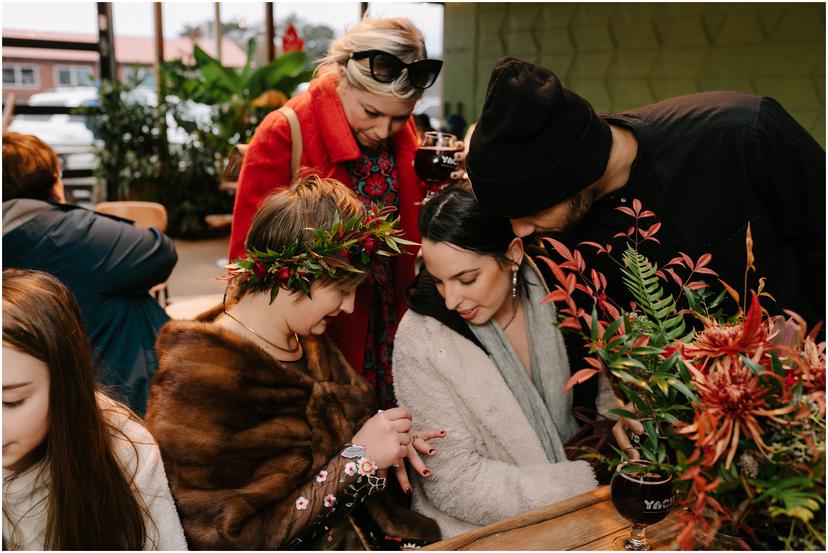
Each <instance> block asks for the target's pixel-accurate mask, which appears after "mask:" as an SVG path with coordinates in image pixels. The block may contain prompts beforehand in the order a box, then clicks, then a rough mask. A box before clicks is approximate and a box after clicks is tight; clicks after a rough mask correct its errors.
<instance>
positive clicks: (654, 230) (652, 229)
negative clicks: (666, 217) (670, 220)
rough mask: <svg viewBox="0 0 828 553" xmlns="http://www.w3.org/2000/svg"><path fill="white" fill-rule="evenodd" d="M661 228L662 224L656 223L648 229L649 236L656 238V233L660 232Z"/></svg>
mask: <svg viewBox="0 0 828 553" xmlns="http://www.w3.org/2000/svg"><path fill="white" fill-rule="evenodd" d="M660 228H661V223H656V224H654V225H653V226H651V227H650V228H649V229H647V236H655V233H657V232H658V229H660Z"/></svg>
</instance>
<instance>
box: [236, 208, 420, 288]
mask: <svg viewBox="0 0 828 553" xmlns="http://www.w3.org/2000/svg"><path fill="white" fill-rule="evenodd" d="M394 211H395V209H394V208H393V207H384V208H383V207H382V206H373V207H371V208H370V209H369V211H368V213H366V214H365V215H363V216H355V217H351V218H348V219H342V218H341V217H340V215H339V213H335V214H334V219H333V222H332V223H331V226H330V228H328V229H323V228H316V229H308V230H310V231H312V232H313V235H314V236H313V240H310V241H307V242H303V243H300V242H299V241H298V240H296V241H294V242H293V243H292V244H290V245H289V246H287V247H286V248H285V249H284V250H282V251H280V252H275V251H273V250H271V249H269V248H268V250H267V251H264V252H261V251H259V250H256V249H253V250H247V255H246V258H242V259H234V260H233V263H231V264H229V265H227V266H226V268H227V269H228V270H229V271H230V274H229V276H228V277H227V278H228V279H229V280H231V281H233V282H234V283H235V284H236V285H237V286H239V287H241V288H242V289H246V290H254V291H266V290H268V289H270V301H271V302H272V301H273V299H274V298H275V297H276V295H277V294H278V293H279V290H280V289H282V288H284V289H287V290H291V291H302V292H304V293H305V294H307V295H310V287H311V283H312V282H313V281H314V280H315V279H318V278H320V277H326V278H328V279H331V280H335V279H337V278H342V277H343V276H345V275H348V274H351V275H353V274H361V273H364V272H365V271H366V270H367V269H368V268H369V267H370V266H371V264H373V263H374V262H376V261H377V260H378V259H381V258H389V257H392V256H395V255H399V254H401V253H403V251H404V249H403V248H402V246H405V245H417V244H416V243H415V242H410V241H408V240H405V239H403V238H402V237H401V236H400V235H401V234H402V231H401V230H400V229H399V227H398V219H395V218H392V217H391V213H393V212H394Z"/></svg>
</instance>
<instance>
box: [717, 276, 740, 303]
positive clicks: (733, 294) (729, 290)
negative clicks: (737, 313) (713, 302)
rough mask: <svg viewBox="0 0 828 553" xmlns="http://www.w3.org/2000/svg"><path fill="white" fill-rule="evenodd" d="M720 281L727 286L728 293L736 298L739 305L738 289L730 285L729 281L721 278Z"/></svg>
mask: <svg viewBox="0 0 828 553" xmlns="http://www.w3.org/2000/svg"><path fill="white" fill-rule="evenodd" d="M719 282H721V283H722V286H724V287H725V290H727V293H728V294H730V297H731V298H733V300H734V301H735V302H736V304H737V305H738V304H739V292H737V291H736V290H734V289H733V288H732V287H730V286H729V285H728V284H727V282H725V281H723V280H722V279H719Z"/></svg>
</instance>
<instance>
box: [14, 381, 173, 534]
mask: <svg viewBox="0 0 828 553" xmlns="http://www.w3.org/2000/svg"><path fill="white" fill-rule="evenodd" d="M98 403H99V404H100V405H101V407H102V409H103V412H104V416H105V417H106V419H107V420H108V421H109V422H110V423H111V424H112V425H113V426H114V427H115V428H117V429H119V430H120V432H115V433H114V436H113V438H112V439H113V441H114V445H115V454H116V456H117V458H118V461H119V462H120V464H121V466H122V468H123V470H124V473H125V474H126V475H132V474H135V480H134V485H135V489H137V490H138V491H139V493H140V495H141V500H142V501H143V502H144V504H145V505H146V508H147V514H148V516H147V517H146V518H145V520H144V524H145V526H146V531H147V540H146V543H145V545H144V549H147V550H149V549H156V550H186V549H187V542H186V540H185V539H184V530H183V529H182V528H181V522H180V521H179V519H178V512H177V511H176V509H175V503H174V502H173V498H172V495H171V494H170V488H169V485H168V483H167V476H166V473H165V472H164V464H163V463H162V462H161V455H160V453H159V451H158V446H157V445H156V443H155V440H154V439H153V437H152V435H151V434H150V433H149V432H148V431H147V429H146V428H144V427H143V426H142V425H141V424H139V423H137V422H136V421H134V420H132V419H130V418H129V417H128V416H127V414H126V413H125V412H124V411H123V410H122V409H121V408H119V407H118V406H117V405H116V404H115V403H114V402H113V401H112V400H111V399H109V398H107V397H106V396H104V395H102V394H99V395H98ZM124 436H126V438H125V437H124ZM133 446H134V447H133ZM46 468H47V467H45V466H44V462H43V461H42V462H40V463H37V464H35V465H33V466H31V467H29V468H28V469H27V470H25V471H24V472H22V473H20V474H17V475H15V474H14V473H13V472H12V471H10V470H8V469H3V541H4V542H5V543H4V545H7V544H8V542H9V541H10V540H11V541H12V542H13V543H14V544H15V545H16V547H18V548H20V549H25V550H42V549H44V548H45V539H46V523H47V513H48V509H47V501H46V499H47V498H48V494H49V471H48V470H46ZM88 484H89V485H94V484H95V483H94V482H89V483H88ZM12 530H14V531H15V533H14V535H12V533H11V532H12Z"/></svg>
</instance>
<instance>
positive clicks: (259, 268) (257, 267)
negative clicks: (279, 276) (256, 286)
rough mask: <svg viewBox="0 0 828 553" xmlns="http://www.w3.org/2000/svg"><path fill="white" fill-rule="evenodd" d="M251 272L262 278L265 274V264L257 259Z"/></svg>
mask: <svg viewBox="0 0 828 553" xmlns="http://www.w3.org/2000/svg"><path fill="white" fill-rule="evenodd" d="M253 274H254V275H256V276H257V277H259V278H264V277H265V275H266V274H267V269H265V266H264V264H263V263H262V262H261V261H257V262H255V263H254V264H253Z"/></svg>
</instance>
